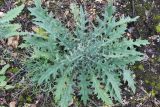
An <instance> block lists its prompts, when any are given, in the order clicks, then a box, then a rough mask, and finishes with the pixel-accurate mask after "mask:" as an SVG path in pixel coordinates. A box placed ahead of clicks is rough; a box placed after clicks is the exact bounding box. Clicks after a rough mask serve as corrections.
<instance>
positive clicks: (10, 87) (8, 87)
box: [5, 85, 14, 90]
mask: <svg viewBox="0 0 160 107" xmlns="http://www.w3.org/2000/svg"><path fill="white" fill-rule="evenodd" d="M13 88H14V86H12V85H6V86H5V89H6V90H9V89H13Z"/></svg>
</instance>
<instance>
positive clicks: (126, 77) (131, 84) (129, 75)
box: [123, 69, 136, 93]
mask: <svg viewBox="0 0 160 107" xmlns="http://www.w3.org/2000/svg"><path fill="white" fill-rule="evenodd" d="M123 80H124V81H126V82H127V83H128V86H129V87H130V88H131V89H132V91H133V92H134V93H135V91H136V87H135V82H134V80H133V77H132V73H131V71H129V70H126V69H123Z"/></svg>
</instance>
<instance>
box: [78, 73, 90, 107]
mask: <svg viewBox="0 0 160 107" xmlns="http://www.w3.org/2000/svg"><path fill="white" fill-rule="evenodd" d="M87 79H88V78H87V74H84V73H81V74H80V76H79V80H80V82H79V87H80V92H79V94H80V95H81V100H82V101H83V103H84V104H85V105H86V104H87V101H89V94H91V90H90V89H89V88H88V87H89V85H90V83H89V81H87Z"/></svg>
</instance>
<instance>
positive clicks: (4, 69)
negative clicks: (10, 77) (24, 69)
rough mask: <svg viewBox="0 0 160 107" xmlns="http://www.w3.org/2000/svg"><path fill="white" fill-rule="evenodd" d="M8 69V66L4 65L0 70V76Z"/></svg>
mask: <svg viewBox="0 0 160 107" xmlns="http://www.w3.org/2000/svg"><path fill="white" fill-rule="evenodd" d="M9 67H10V65H9V64H6V65H5V66H4V67H3V68H2V69H1V70H0V75H4V74H5V72H6V71H7V69H8V68H9Z"/></svg>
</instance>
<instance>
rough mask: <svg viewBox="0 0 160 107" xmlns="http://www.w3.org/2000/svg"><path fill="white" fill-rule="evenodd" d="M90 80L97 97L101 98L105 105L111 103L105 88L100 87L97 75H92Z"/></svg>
mask: <svg viewBox="0 0 160 107" xmlns="http://www.w3.org/2000/svg"><path fill="white" fill-rule="evenodd" d="M92 82H93V84H92V86H93V87H94V93H95V94H96V95H97V97H98V99H101V100H102V101H103V102H105V104H107V105H111V104H112V100H111V98H109V95H108V94H107V90H106V88H104V89H102V88H101V86H100V82H99V80H97V77H96V76H95V75H92Z"/></svg>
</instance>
